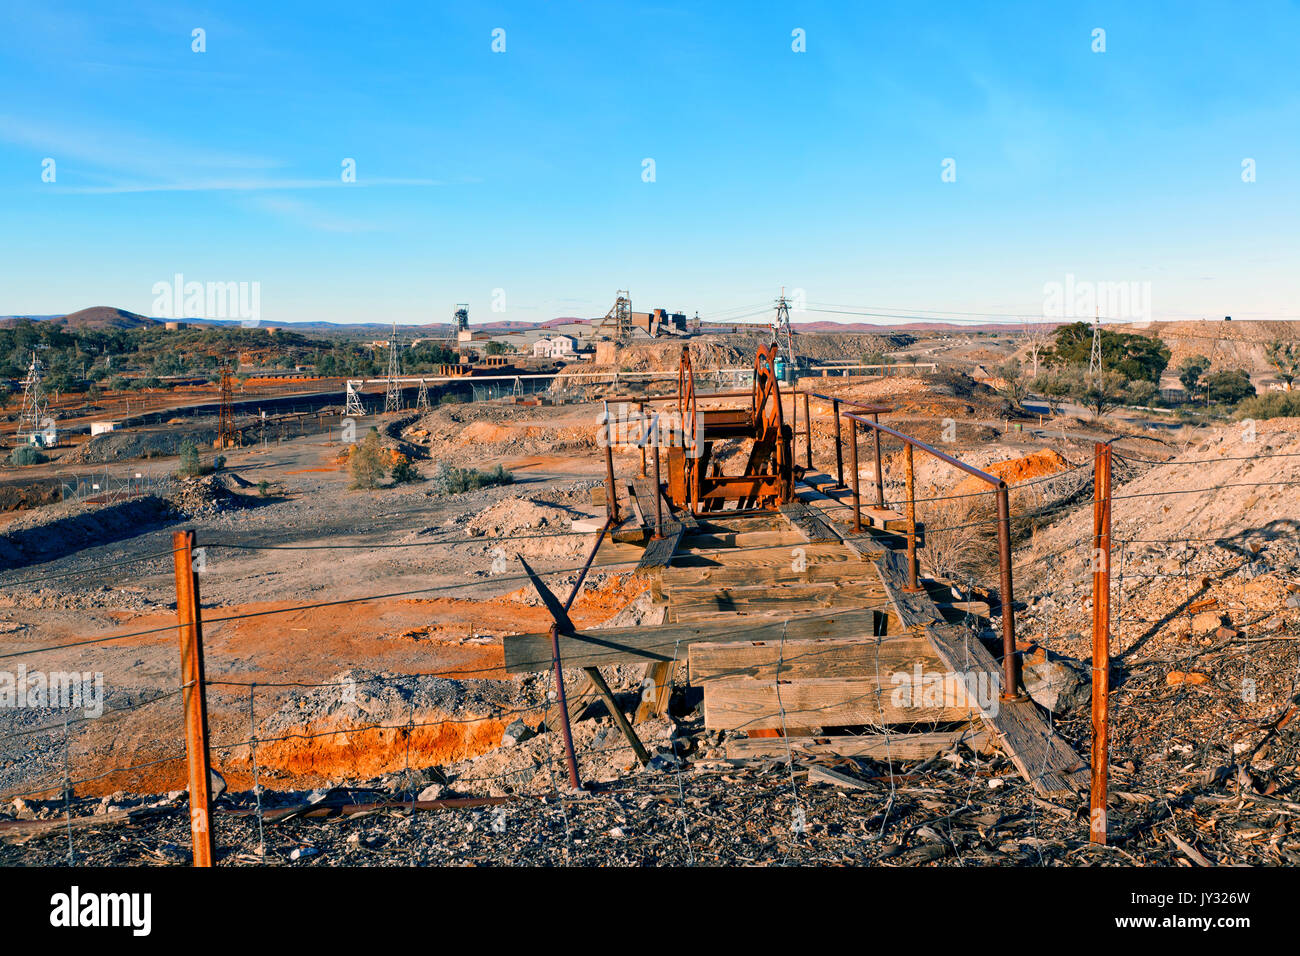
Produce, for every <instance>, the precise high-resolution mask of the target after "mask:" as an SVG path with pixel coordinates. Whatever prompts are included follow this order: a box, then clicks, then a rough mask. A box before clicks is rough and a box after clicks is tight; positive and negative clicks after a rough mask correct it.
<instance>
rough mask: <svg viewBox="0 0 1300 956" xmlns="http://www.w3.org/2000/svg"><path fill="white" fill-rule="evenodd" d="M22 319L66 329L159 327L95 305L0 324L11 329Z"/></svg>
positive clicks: (12, 318)
mask: <svg viewBox="0 0 1300 956" xmlns="http://www.w3.org/2000/svg"><path fill="white" fill-rule="evenodd" d="M23 319H31V320H32V321H35V322H51V323H53V324H54V325H61V326H63V327H64V328H68V329H139V328H145V327H146V326H151V325H160V324H161V323H160V322H159V321H158V320H157V319H151V318H148V317H147V316H143V315H136V314H135V313H134V312H127V311H126V310H125V309H115V308H113V307H112V306H107V305H96V306H91V307H90V308H89V309H82V310H81V311H79V312H69V313H68V314H67V315H18V316H10V317H8V318H5V319H2V320H0V324H2V325H4V326H6V327H11V326H13V325H14V324H15V323H17V322H20V321H22V320H23Z"/></svg>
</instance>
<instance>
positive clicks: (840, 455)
mask: <svg viewBox="0 0 1300 956" xmlns="http://www.w3.org/2000/svg"><path fill="white" fill-rule="evenodd" d="M831 410H832V411H833V412H834V415H835V479H836V481H835V487H836V488H843V487H844V445H843V439H842V438H841V437H840V400H839V399H838V398H835V399H831Z"/></svg>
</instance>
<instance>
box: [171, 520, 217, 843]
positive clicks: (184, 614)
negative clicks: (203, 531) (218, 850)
mask: <svg viewBox="0 0 1300 956" xmlns="http://www.w3.org/2000/svg"><path fill="white" fill-rule="evenodd" d="M172 550H173V552H174V554H173V555H172V557H173V559H174V565H175V571H176V621H177V625H178V629H177V632H178V634H179V635H180V645H181V700H182V704H183V707H184V711H185V756H186V760H187V762H188V763H189V779H190V836H191V839H192V840H193V843H194V865H195V866H211V865H212V849H213V845H212V822H211V802H212V800H211V777H210V767H209V759H208V708H207V701H206V698H205V696H204V675H203V622H202V619H201V617H200V614H199V575H198V571H197V570H195V567H194V532H193V531H177V532H175V533H174V534H173V535H172Z"/></svg>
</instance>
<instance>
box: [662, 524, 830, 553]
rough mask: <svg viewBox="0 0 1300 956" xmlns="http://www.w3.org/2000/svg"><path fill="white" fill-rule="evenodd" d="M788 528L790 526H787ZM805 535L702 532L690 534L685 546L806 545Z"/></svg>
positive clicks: (784, 532)
mask: <svg viewBox="0 0 1300 956" xmlns="http://www.w3.org/2000/svg"><path fill="white" fill-rule="evenodd" d="M787 528H788V526H787ZM806 543H807V542H806V541H805V540H804V537H803V535H801V534H798V533H796V532H794V531H790V530H785V531H738V532H718V533H716V534H710V533H707V532H705V531H703V530H701V531H700V532H699V533H698V534H688V535H687V536H686V539H685V541H684V542H683V545H684V546H685V547H687V548H699V549H708V548H766V547H778V548H779V547H786V548H792V547H794V546H795V545H800V544H806Z"/></svg>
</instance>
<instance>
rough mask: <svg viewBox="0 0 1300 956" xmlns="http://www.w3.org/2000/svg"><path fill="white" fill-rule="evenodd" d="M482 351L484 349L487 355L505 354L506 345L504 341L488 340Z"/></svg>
mask: <svg viewBox="0 0 1300 956" xmlns="http://www.w3.org/2000/svg"><path fill="white" fill-rule="evenodd" d="M484 351H486V352H487V354H488V355H505V354H506V346H505V343H504V342H489V343H488V344H487V348H486V349H484Z"/></svg>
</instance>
